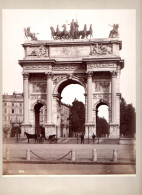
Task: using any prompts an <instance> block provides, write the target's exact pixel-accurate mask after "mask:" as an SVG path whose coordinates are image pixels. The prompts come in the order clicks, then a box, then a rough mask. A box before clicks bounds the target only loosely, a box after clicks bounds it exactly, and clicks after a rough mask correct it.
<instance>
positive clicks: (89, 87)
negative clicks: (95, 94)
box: [87, 72, 93, 123]
mask: <svg viewBox="0 0 142 195" xmlns="http://www.w3.org/2000/svg"><path fill="white" fill-rule="evenodd" d="M92 74H93V72H88V77H87V122H88V123H90V122H92Z"/></svg>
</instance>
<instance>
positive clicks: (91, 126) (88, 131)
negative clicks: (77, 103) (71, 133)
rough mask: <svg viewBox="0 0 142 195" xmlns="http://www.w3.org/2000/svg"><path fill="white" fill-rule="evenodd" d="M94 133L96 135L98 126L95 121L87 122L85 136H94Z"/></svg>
mask: <svg viewBox="0 0 142 195" xmlns="http://www.w3.org/2000/svg"><path fill="white" fill-rule="evenodd" d="M93 133H94V134H95V135H96V127H95V124H94V123H86V124H85V135H84V137H85V138H88V137H89V138H92V135H93Z"/></svg>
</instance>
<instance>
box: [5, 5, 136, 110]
mask: <svg viewBox="0 0 142 195" xmlns="http://www.w3.org/2000/svg"><path fill="white" fill-rule="evenodd" d="M76 18H77V20H78V24H79V30H82V29H83V27H84V24H87V27H88V28H89V26H90V24H92V27H93V38H108V35H109V32H110V30H112V28H111V27H110V26H109V24H110V25H113V24H114V23H115V24H119V33H120V38H119V39H120V40H121V41H122V50H121V52H120V55H121V59H124V61H125V66H124V69H122V71H121V75H120V92H121V93H122V96H123V97H124V98H125V100H126V102H127V103H132V104H133V106H136V26H135V25H136V23H135V22H136V21H135V10H98V9H97V10H36V9H35V10H34V9H32V10H30V9H27V10H24V9H23V10H22V9H19V10H18V9H16V10H14V9H11V10H10V9H9V10H3V14H2V23H3V25H2V27H3V28H2V41H3V43H2V51H3V52H2V57H3V59H2V93H8V94H12V93H13V91H16V92H23V77H22V74H21V72H22V68H21V66H20V65H19V64H18V60H21V59H23V57H24V50H23V47H22V46H21V44H22V43H24V41H25V40H26V38H25V37H24V28H26V27H28V26H30V27H31V32H34V33H39V34H38V35H37V37H38V39H39V40H51V31H50V26H53V27H54V28H56V26H57V24H59V27H60V30H62V28H61V26H62V25H63V24H64V23H65V24H67V23H68V24H69V23H70V22H71V20H72V19H75V20H76ZM68 28H69V25H68ZM72 90H73V89H70V87H67V88H65V89H64V91H63V93H62V96H63V100H64V102H65V103H69V104H71V103H72V101H73V100H74V99H75V97H76V98H77V99H78V100H80V101H81V100H82V101H83V102H84V95H83V94H84V90H83V88H82V90H79V89H78V88H77V89H76V91H75V92H73V91H72ZM70 91H72V93H70V95H69V96H68V93H69V92H70ZM71 94H75V97H72V98H71ZM66 96H67V97H66Z"/></svg>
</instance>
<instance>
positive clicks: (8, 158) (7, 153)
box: [6, 148, 10, 160]
mask: <svg viewBox="0 0 142 195" xmlns="http://www.w3.org/2000/svg"><path fill="white" fill-rule="evenodd" d="M6 160H10V156H9V149H8V148H6Z"/></svg>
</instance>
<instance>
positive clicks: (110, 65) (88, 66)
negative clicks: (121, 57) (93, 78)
mask: <svg viewBox="0 0 142 195" xmlns="http://www.w3.org/2000/svg"><path fill="white" fill-rule="evenodd" d="M116 67H117V65H116V64H88V65H87V69H93V68H116Z"/></svg>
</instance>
